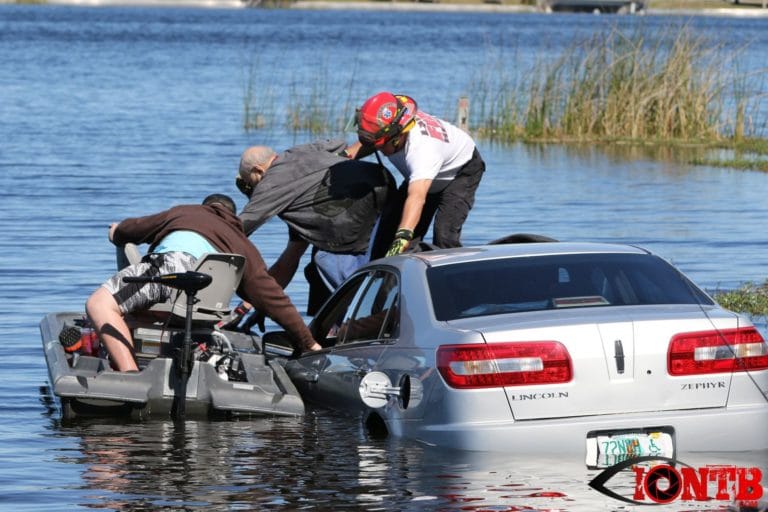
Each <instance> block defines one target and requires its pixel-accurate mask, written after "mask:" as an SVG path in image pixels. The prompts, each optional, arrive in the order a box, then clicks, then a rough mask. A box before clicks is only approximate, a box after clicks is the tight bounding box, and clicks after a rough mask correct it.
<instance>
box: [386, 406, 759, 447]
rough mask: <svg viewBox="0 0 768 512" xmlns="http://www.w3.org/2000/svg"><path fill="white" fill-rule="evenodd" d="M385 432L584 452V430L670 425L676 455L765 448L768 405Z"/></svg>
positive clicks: (450, 443) (441, 441) (450, 442)
mask: <svg viewBox="0 0 768 512" xmlns="http://www.w3.org/2000/svg"><path fill="white" fill-rule="evenodd" d="M388 423H389V424H390V425H389V426H390V432H392V433H393V434H395V435H402V436H404V437H409V438H413V439H416V440H419V441H421V442H424V443H426V444H430V445H436V446H445V447H450V448H456V449H461V450H476V451H494V452H499V451H503V452H514V453H518V454H520V453H531V454H545V453H551V454H564V453H567V454H582V455H583V454H585V451H586V438H587V434H588V433H589V432H592V431H596V430H597V431H603V430H625V429H626V430H633V429H642V428H660V427H671V428H672V429H674V440H675V447H676V451H677V454H678V455H679V454H680V453H685V452H702V451H703V452H725V451H728V452H732V451H752V450H764V449H768V436H766V434H765V426H766V425H768V404H761V405H759V406H753V407H739V408H723V409H697V410H690V411H679V412H676V413H673V414H672V413H669V412H663V413H662V412H659V413H637V414H622V415H607V416H589V417H583V418H567V419H556V420H543V421H517V422H515V421H508V422H482V423H473V422H467V423H451V424H440V425H427V424H424V423H423V422H421V421H413V420H412V421H396V422H394V421H393V422H388Z"/></svg>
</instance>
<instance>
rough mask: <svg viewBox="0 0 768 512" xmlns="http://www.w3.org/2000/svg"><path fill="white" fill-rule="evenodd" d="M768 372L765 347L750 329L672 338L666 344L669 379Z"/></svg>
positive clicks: (677, 335)
mask: <svg viewBox="0 0 768 512" xmlns="http://www.w3.org/2000/svg"><path fill="white" fill-rule="evenodd" d="M766 369H768V345H766V344H765V340H763V337H762V336H761V335H760V333H759V332H757V329H755V328H754V327H744V328H741V329H725V330H722V331H703V332H686V333H682V334H676V335H675V336H673V337H672V340H671V341H670V342H669V352H668V353H667V371H668V372H669V374H670V375H698V374H702V373H729V372H744V371H749V370H766Z"/></svg>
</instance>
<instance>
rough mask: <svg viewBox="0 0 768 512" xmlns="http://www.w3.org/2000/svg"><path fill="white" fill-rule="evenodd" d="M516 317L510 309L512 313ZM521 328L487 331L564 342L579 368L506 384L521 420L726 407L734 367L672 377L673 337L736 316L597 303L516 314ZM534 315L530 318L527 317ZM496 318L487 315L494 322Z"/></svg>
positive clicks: (721, 325) (492, 338)
mask: <svg viewBox="0 0 768 512" xmlns="http://www.w3.org/2000/svg"><path fill="white" fill-rule="evenodd" d="M504 316H508V315H504ZM515 316H517V317H518V320H521V321H518V322H515V323H514V328H509V325H510V323H509V321H508V320H507V321H506V326H503V325H502V324H501V323H499V322H496V321H494V320H492V321H491V322H490V324H488V323H487V322H486V325H485V326H484V327H483V328H481V329H479V330H480V332H481V333H482V335H483V337H484V338H485V340H486V342H487V343H488V344H489V345H492V346H499V347H500V346H505V345H507V344H510V343H515V342H517V343H521V342H547V341H553V342H558V343H560V344H562V346H564V347H565V349H566V350H567V355H568V357H569V358H570V364H571V366H572V378H571V379H570V380H569V381H568V382H560V383H553V384H549V383H546V382H543V383H540V382H537V383H534V384H526V383H524V384H517V383H516V384H515V385H506V386H505V391H506V393H507V397H508V399H509V403H510V407H511V412H512V414H513V416H514V418H515V419H518V420H524V419H543V418H557V417H574V416H588V415H595V414H618V413H629V412H643V411H670V410H681V409H695V408H712V407H724V406H725V405H727V402H728V395H729V389H730V385H731V374H730V373H723V372H720V373H710V374H695V375H681V376H675V375H670V372H669V371H668V361H667V359H668V349H669V346H670V340H672V339H673V338H674V337H675V336H676V335H679V334H681V333H690V332H705V331H710V332H712V331H714V330H715V329H717V330H723V331H727V330H729V329H733V328H735V327H737V320H736V316H735V315H730V314H720V315H719V316H718V317H717V318H710V317H708V316H707V315H706V314H705V313H704V312H703V310H702V309H700V308H697V307H688V306H651V307H649V306H640V307H626V308H610V310H609V309H608V308H594V310H592V311H591V312H585V310H584V309H582V310H581V311H576V310H572V311H567V312H566V311H559V312H558V315H557V316H556V317H555V316H552V315H551V314H548V313H546V312H542V313H530V314H527V313H526V314H522V315H515ZM526 317H527V318H526ZM487 320H488V318H487V317H486V321H487Z"/></svg>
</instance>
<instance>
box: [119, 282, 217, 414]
mask: <svg viewBox="0 0 768 512" xmlns="http://www.w3.org/2000/svg"><path fill="white" fill-rule="evenodd" d="M212 280H213V278H212V277H211V276H209V275H208V274H203V273H202V272H192V271H187V272H180V273H175V274H164V275H160V276H135V277H124V278H123V281H124V282H126V283H160V284H164V285H165V286H170V287H171V288H175V289H176V290H181V291H183V292H184V293H186V294H187V311H186V318H185V319H184V343H183V344H182V345H181V355H180V356H178V357H176V358H175V359H176V361H175V362H176V367H177V368H178V369H179V377H178V378H177V379H176V386H175V389H174V397H173V405H172V406H171V417H172V418H173V419H174V420H183V419H184V416H185V414H186V403H185V400H186V397H187V380H189V373H190V359H191V355H192V306H193V305H194V304H195V303H196V302H198V299H197V297H196V295H197V292H198V291H200V290H202V289H203V288H205V287H206V286H208V285H209V284H211V281H212ZM176 354H178V351H177V352H176Z"/></svg>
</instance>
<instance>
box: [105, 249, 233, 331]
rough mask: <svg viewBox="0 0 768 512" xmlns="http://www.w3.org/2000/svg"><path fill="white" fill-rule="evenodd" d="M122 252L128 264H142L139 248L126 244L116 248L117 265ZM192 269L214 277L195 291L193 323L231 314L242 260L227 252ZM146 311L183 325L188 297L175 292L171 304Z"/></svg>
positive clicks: (205, 257)
mask: <svg viewBox="0 0 768 512" xmlns="http://www.w3.org/2000/svg"><path fill="white" fill-rule="evenodd" d="M121 249H122V251H121ZM121 252H122V254H123V255H124V258H125V260H124V261H125V262H127V263H128V264H134V263H137V262H139V261H141V252H140V251H139V249H138V247H137V246H136V245H135V244H130V243H129V244H126V245H125V246H124V247H123V248H118V266H120V263H119V261H120V254H121ZM192 270H194V271H195V272H202V273H203V274H208V275H210V276H211V277H212V278H213V280H212V281H211V284H209V285H208V286H206V287H205V288H203V289H202V290H200V291H199V292H197V295H196V296H197V299H198V301H197V303H195V305H194V306H193V307H192V312H193V313H192V321H193V322H194V323H196V324H200V323H204V324H215V323H216V322H218V321H219V320H221V319H222V318H224V317H226V316H227V315H229V314H230V312H231V311H232V305H231V302H232V296H233V295H234V293H235V291H236V290H237V287H238V286H239V285H240V280H241V279H242V277H243V271H244V270H245V257H244V256H241V255H239V254H230V253H206V254H203V255H202V256H201V257H200V258H199V259H198V260H197V265H196V266H195V268H194V269H192ZM149 311H150V312H153V313H169V314H170V315H171V321H172V322H174V323H175V322H179V323H181V324H183V322H184V319H185V316H186V311H187V294H186V293H184V292H183V291H179V292H176V293H174V296H173V299H172V300H171V301H169V302H163V303H160V304H155V305H154V306H152V307H151V308H149Z"/></svg>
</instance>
